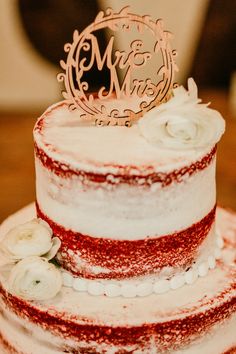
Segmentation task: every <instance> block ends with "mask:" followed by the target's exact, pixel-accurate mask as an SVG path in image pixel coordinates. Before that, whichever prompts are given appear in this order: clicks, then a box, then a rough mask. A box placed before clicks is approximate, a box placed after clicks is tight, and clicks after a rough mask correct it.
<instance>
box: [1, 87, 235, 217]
mask: <svg viewBox="0 0 236 354" xmlns="http://www.w3.org/2000/svg"><path fill="white" fill-rule="evenodd" d="M199 96H200V97H201V98H202V99H203V102H209V101H211V102H212V107H213V108H215V109H217V110H219V111H220V112H221V114H222V115H223V116H224V118H225V119H226V133H225V134H224V136H223V138H222V140H221V142H220V144H219V146H218V154H217V155H218V156H217V199H218V204H219V205H221V206H223V207H227V208H230V209H234V210H235V211H236V117H235V116H233V114H232V113H231V112H230V109H229V105H228V95H227V93H226V92H225V91H221V90H204V91H201V92H200V95H199ZM37 116H39V113H37V112H34V113H33V112H32V113H29V112H28V113H25V114H23V113H21V114H17V113H3V112H0V186H1V194H0V222H1V221H2V220H3V219H4V218H6V217H7V216H8V215H9V214H11V213H13V212H14V211H16V210H18V209H19V208H21V207H23V206H24V205H26V204H28V203H30V202H32V201H33V200H34V199H35V174H34V157H33V140H32V129H33V126H34V123H35V120H36V117H37Z"/></svg>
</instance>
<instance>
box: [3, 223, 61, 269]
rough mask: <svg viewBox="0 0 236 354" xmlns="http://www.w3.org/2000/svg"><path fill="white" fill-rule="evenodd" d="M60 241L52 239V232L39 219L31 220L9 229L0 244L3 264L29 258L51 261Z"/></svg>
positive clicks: (55, 238)
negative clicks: (38, 257)
mask: <svg viewBox="0 0 236 354" xmlns="http://www.w3.org/2000/svg"><path fill="white" fill-rule="evenodd" d="M60 244H61V242H60V240H59V239H58V238H57V237H54V238H52V230H51V228H50V227H49V225H48V224H47V223H46V222H45V221H43V220H41V219H33V220H32V221H29V222H26V223H24V224H22V225H18V226H16V227H14V228H13V229H11V230H10V231H9V232H8V233H7V234H6V235H5V237H4V238H3V239H2V241H1V244H0V249H1V253H2V256H3V260H4V262H5V263H15V262H17V261H19V260H21V259H24V258H27V257H29V256H44V258H47V259H48V260H49V259H52V258H53V257H54V256H55V255H56V253H57V251H58V249H59V247H60Z"/></svg>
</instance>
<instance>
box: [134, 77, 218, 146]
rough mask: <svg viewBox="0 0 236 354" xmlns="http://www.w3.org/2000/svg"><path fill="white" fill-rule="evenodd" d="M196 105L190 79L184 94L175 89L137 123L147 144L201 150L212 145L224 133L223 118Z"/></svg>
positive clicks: (195, 97)
mask: <svg viewBox="0 0 236 354" xmlns="http://www.w3.org/2000/svg"><path fill="white" fill-rule="evenodd" d="M200 102H201V100H200V99H199V98H198V93H197V85H196V84H195V82H194V80H193V79H192V78H190V79H188V91H187V90H185V89H184V88H183V87H182V86H180V87H177V88H176V89H174V90H173V97H172V98H171V99H170V100H169V101H168V102H166V103H163V104H161V105H160V106H158V107H156V108H154V109H152V110H150V111H149V112H147V113H146V114H145V115H144V116H143V118H142V119H140V120H139V122H138V126H139V129H140V132H141V134H142V135H143V137H144V138H145V139H146V140H147V141H149V142H150V143H152V144H155V145H157V146H159V147H161V148H167V149H176V150H183V149H202V148H206V147H211V146H213V145H215V144H216V143H217V142H218V141H219V140H220V138H221V136H222V134H223V133H224V130H225V122H224V119H223V118H222V116H221V114H220V113H219V112H217V111H215V110H213V109H211V108H209V107H208V105H205V104H201V103H200Z"/></svg>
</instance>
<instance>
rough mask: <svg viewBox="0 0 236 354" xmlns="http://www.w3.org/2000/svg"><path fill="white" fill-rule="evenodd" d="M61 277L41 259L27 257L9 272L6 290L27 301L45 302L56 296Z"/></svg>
mask: <svg viewBox="0 0 236 354" xmlns="http://www.w3.org/2000/svg"><path fill="white" fill-rule="evenodd" d="M61 287H62V276H61V272H60V270H59V269H57V268H56V266H55V265H53V264H52V263H49V262H48V260H47V259H45V258H42V257H37V256H33V257H27V258H25V259H23V260H21V261H20V262H18V263H17V264H16V265H15V266H14V267H13V268H12V270H11V273H10V276H9V279H8V290H9V292H10V293H11V294H13V295H16V296H19V297H21V298H23V299H27V300H47V299H50V298H53V297H54V296H56V295H57V293H58V292H59V291H60V289H61Z"/></svg>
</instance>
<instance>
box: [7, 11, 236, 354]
mask: <svg viewBox="0 0 236 354" xmlns="http://www.w3.org/2000/svg"><path fill="white" fill-rule="evenodd" d="M124 19H125V25H126V26H130V27H131V26H134V24H135V26H137V28H138V33H142V31H143V28H144V30H147V29H149V28H151V29H152V31H153V32H154V33H155V41H154V53H156V54H160V53H162V58H165V56H164V55H163V53H164V54H168V55H167V56H166V57H168V58H169V59H168V60H169V61H168V60H167V61H165V59H163V61H164V65H163V67H164V66H165V65H166V68H165V70H163V69H162V71H161V72H160V71H159V75H162V76H161V77H162V80H161V81H159V82H158V83H156V85H154V84H153V83H152V82H151V81H150V80H146V81H145V85H144V86H143V83H144V81H143V80H140V81H139V82H138V81H137V80H136V81H133V84H134V86H132V92H131V91H129V92H128V88H127V87H128V80H127V81H126V77H125V78H124V81H123V83H125V85H123V89H124V90H123V91H124V92H125V94H123V93H124V92H123V91H122V89H121V88H120V87H119V89H118V91H116V94H114V93H113V91H114V90H110V91H112V92H105V91H104V88H102V89H101V90H100V91H98V93H97V96H96V97H95V95H90V96H88V95H83V94H82V93H81V92H82V91H83V90H85V87H86V85H85V84H84V82H82V72H83V71H86V70H89V68H90V67H91V65H92V64H94V61H97V64H98V66H99V65H100V66H102V65H103V63H104V61H105V60H106V61H107V64H108V63H110V70H111V86H112V87H113V88H114V87H115V88H116V89H117V85H118V84H117V82H118V81H117V77H116V76H115V73H116V72H115V69H114V68H115V65H113V64H114V63H113V64H111V61H109V57H108V54H107V53H108V50H109V48H110V49H111V47H110V45H111V43H112V41H110V42H109V44H108V47H107V48H108V50H107V52H106V53H105V54H104V57H101V54H99V53H98V52H97V51H96V50H97V49H96V50H95V51H93V49H91V48H92V46H96V41H95V37H94V32H93V31H94V30H95V29H96V26H97V27H98V28H101V26H102V25H101V24H104V23H107V22H108V23H109V26H110V28H111V29H113V30H114V31H117V30H118V27H120V26H121V25H122V21H124ZM116 21H117V22H116ZM118 21H119V22H118ZM137 23H138V25H137ZM140 26H141V27H140ZM122 28H123V27H122ZM128 28H129V27H128ZM154 29H155V30H154ZM158 36H159V37H160V38H159V37H158ZM168 36H169V33H168V32H166V31H164V30H163V28H162V25H161V22H160V20H158V21H156V22H153V21H152V20H150V18H149V17H147V16H138V15H133V14H130V13H128V9H127V8H125V9H123V10H121V11H120V12H119V13H114V12H113V11H112V10H108V11H107V12H106V14H104V13H99V14H98V16H97V18H96V19H95V22H94V23H93V26H92V27H91V28H90V27H88V28H87V29H86V30H85V31H84V32H82V34H80V35H79V34H78V32H75V34H74V37H73V38H74V41H73V43H72V44H70V45H68V44H67V45H66V47H65V50H66V51H67V52H68V53H69V54H68V60H67V62H66V63H65V62H61V65H62V68H63V69H64V70H65V74H60V75H59V79H63V80H64V82H65V87H66V90H67V91H66V92H65V93H64V97H65V100H64V101H61V102H59V103H57V104H55V105H53V106H51V107H49V108H48V109H47V110H46V112H45V113H44V114H43V115H42V116H41V117H40V118H39V119H38V121H37V122H36V125H35V127H34V147H35V167H36V202H35V204H31V205H29V206H27V207H25V208H24V209H22V210H20V211H19V212H17V213H16V214H14V215H12V216H10V217H9V218H8V219H7V220H5V221H4V222H3V224H2V226H1V228H0V237H1V243H0V250H1V272H0V276H1V288H0V294H1V312H0V315H1V321H0V347H1V353H6V354H10V353H20V354H42V353H43V354H56V353H71V354H72V353H73V354H79V353H94V354H95V353H99V354H101V353H104V354H105V353H107V354H113V353H114V354H118V353H119V354H124V353H133V354H141V353H148V354H156V353H181V354H182V353H186V354H193V353H194V354H195V353H196V354H197V353H203V354H211V353H212V354H213V353H214V354H223V353H228V354H229V353H234V352H236V336H235V333H236V267H235V259H236V247H235V246H236V216H235V214H233V213H231V212H228V211H226V210H223V209H220V208H219V207H216V185H215V165H216V150H217V147H216V144H217V143H218V141H219V140H220V138H221V136H222V134H223V132H224V120H223V118H222V117H221V115H220V113H218V112H217V111H215V110H213V109H211V108H210V107H209V106H208V105H207V104H203V103H201V100H200V99H199V98H198V93H197V86H196V84H195V82H194V80H193V79H189V80H188V88H187V89H185V88H184V87H182V86H179V87H177V86H176V85H173V78H172V74H173V71H174V70H175V69H176V67H175V62H174V59H173V58H174V51H172V50H170V47H169V44H168V41H167V39H168ZM157 37H158V38H157ZM111 38H113V37H111ZM81 48H83V49H84V50H85V48H86V50H89V49H91V53H92V55H91V61H90V63H88V62H87V61H86V60H85V61H83V60H81V59H80V61H79V62H80V64H79V65H78V67H79V70H78V71H76V70H77V69H75V68H76V67H77V64H78V63H77V62H76V60H79V59H78V58H79V55H78V52H79V49H81ZM142 50H143V51H142ZM75 53H77V55H75ZM130 53H131V54H132V55H133V56H132V58H133V59H132V60H133V61H132V60H131V56H130V55H128V57H127V58H126V59H125V58H124V52H117V51H116V58H118V59H117V61H116V60H115V62H116V65H119V67H120V68H121V67H125V65H126V64H127V63H129V65H128V64H127V66H126V68H127V72H128V73H129V69H132V68H134V67H135V66H139V67H140V66H143V65H144V64H145V65H146V64H147V62H148V60H151V59H150V58H151V57H152V56H153V55H154V54H151V53H150V52H148V51H147V50H146V49H145V48H144V47H143V43H141V42H140V41H138V40H137V41H133V42H132V43H131V52H130ZM103 59H104V60H103ZM81 63H82V64H81ZM91 63H92V64H91ZM117 63H118V64H117ZM125 63H126V64H125ZM168 63H169V64H170V66H171V68H172V71H171V73H170V71H168V70H167V67H168V68H169V66H168V65H167V64H168ZM90 64H91V65H90ZM108 66H109V65H108ZM75 78H76V79H75ZM135 85H136V86H135ZM167 88H168V89H167ZM140 90H142V95H141V94H140ZM127 93H129V94H127ZM104 102H105V103H104ZM140 108H141V109H140ZM121 112H122V113H121ZM97 125H100V126H99V127H98V126H97Z"/></svg>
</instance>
